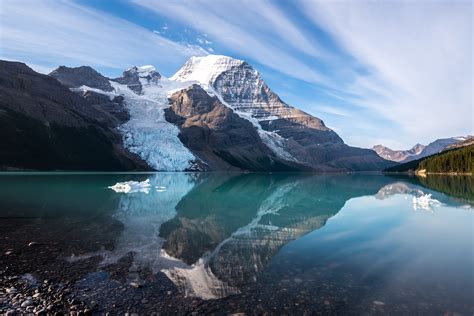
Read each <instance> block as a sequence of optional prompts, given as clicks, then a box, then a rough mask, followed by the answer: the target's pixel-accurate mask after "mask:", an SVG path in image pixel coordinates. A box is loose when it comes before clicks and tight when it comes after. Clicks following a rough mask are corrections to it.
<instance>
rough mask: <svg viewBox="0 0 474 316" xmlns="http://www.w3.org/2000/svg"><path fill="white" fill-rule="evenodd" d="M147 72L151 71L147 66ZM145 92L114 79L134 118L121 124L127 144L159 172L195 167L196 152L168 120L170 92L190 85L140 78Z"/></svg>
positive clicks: (114, 85) (127, 146) (163, 79)
mask: <svg viewBox="0 0 474 316" xmlns="http://www.w3.org/2000/svg"><path fill="white" fill-rule="evenodd" d="M146 70H147V71H148V70H149V68H148V69H146ZM140 81H141V83H142V91H143V94H142V95H138V94H136V93H135V92H133V91H132V90H130V88H129V87H127V86H126V85H123V84H119V83H117V82H114V81H111V82H110V83H111V85H112V87H113V88H114V89H115V92H116V93H117V94H119V95H122V96H123V97H124V98H125V106H126V108H127V110H128V112H129V114H130V120H129V121H128V122H126V123H125V124H123V125H121V126H120V127H119V130H120V131H121V133H122V135H123V144H124V146H125V147H126V148H127V149H129V150H130V151H131V152H133V153H136V154H138V155H139V156H140V157H141V158H142V159H143V160H145V161H146V162H147V163H148V164H149V165H150V166H151V167H153V168H154V169H156V170H158V171H184V170H186V169H189V168H191V167H192V166H193V162H194V161H195V160H196V158H195V157H194V155H193V154H192V153H191V151H189V149H187V148H186V147H185V146H184V145H183V144H182V143H181V141H180V140H179V138H178V134H179V129H178V127H176V126H175V125H173V124H171V123H169V122H167V121H166V119H165V114H164V109H165V108H167V107H169V104H168V93H169V91H173V90H176V89H184V88H185V87H186V85H183V84H180V83H176V82H174V81H170V80H167V79H166V78H164V77H162V78H161V79H160V81H159V82H158V83H157V84H149V83H148V82H146V79H144V78H142V77H141V78H140Z"/></svg>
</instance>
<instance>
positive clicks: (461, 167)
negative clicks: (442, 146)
mask: <svg viewBox="0 0 474 316" xmlns="http://www.w3.org/2000/svg"><path fill="white" fill-rule="evenodd" d="M384 171H386V172H416V173H417V174H419V175H422V176H423V175H425V174H427V173H428V174H429V173H435V174H436V173H440V174H445V173H456V174H472V172H473V171H474V144H468V145H466V146H463V147H455V148H453V149H448V150H445V151H442V152H440V153H437V154H434V155H430V156H427V157H423V158H420V159H417V160H413V161H409V162H406V163H403V164H400V165H397V166H394V167H390V168H387V169H385V170H384Z"/></svg>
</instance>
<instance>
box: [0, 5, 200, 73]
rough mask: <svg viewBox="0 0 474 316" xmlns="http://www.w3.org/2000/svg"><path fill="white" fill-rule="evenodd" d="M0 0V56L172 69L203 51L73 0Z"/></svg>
mask: <svg viewBox="0 0 474 316" xmlns="http://www.w3.org/2000/svg"><path fill="white" fill-rule="evenodd" d="M0 6H1V10H0V21H1V22H0V23H1V34H0V36H1V51H0V55H1V58H4V59H14V60H21V61H26V62H29V63H32V64H38V65H43V67H44V69H48V68H49V67H54V66H56V65H58V64H70V65H78V64H87V65H91V66H96V67H107V68H110V69H117V70H121V69H124V68H125V67H128V66H131V65H136V64H149V63H156V64H157V66H160V65H162V66H163V67H169V65H173V66H174V67H173V68H174V69H176V68H177V67H178V65H179V64H181V63H182V62H183V61H184V60H186V59H187V58H188V57H189V56H192V55H203V54H207V52H206V51H205V50H203V49H201V48H200V47H197V46H190V45H184V44H180V43H176V42H173V41H171V40H169V39H167V38H165V37H162V36H161V35H159V34H156V33H153V32H152V31H151V30H147V29H145V28H143V27H140V26H138V25H135V24H133V23H130V22H127V21H125V20H123V19H120V18H117V17H114V16H111V15H108V14H105V13H103V12H98V11H95V10H93V9H90V8H87V7H84V6H81V5H78V4H76V3H74V2H71V1H52V0H42V1H33V0H29V1H28V0H22V1H2V2H1V5H0ZM44 65H48V66H49V67H48V66H46V67H45V66H44Z"/></svg>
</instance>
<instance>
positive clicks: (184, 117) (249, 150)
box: [165, 85, 304, 171]
mask: <svg viewBox="0 0 474 316" xmlns="http://www.w3.org/2000/svg"><path fill="white" fill-rule="evenodd" d="M170 103H171V107H170V108H168V109H167V110H166V111H165V117H166V120H167V121H168V122H171V123H173V124H176V125H177V126H178V127H179V128H180V135H179V138H180V140H181V141H182V142H183V144H184V145H185V146H186V147H188V148H189V149H190V150H191V151H192V152H193V154H195V155H196V156H197V157H199V158H200V159H201V160H202V161H204V162H205V163H206V164H207V166H208V167H209V168H210V169H212V170H232V169H242V170H253V171H263V170H298V169H302V168H304V167H302V166H298V165H297V164H295V163H291V162H287V161H283V160H281V159H279V158H277V157H275V155H274V154H273V153H272V152H271V150H270V149H269V148H268V147H266V146H265V144H263V142H262V141H261V139H260V136H259V135H258V132H257V131H256V129H255V128H254V126H253V125H252V124H251V123H250V122H249V121H247V120H245V119H242V118H241V117H239V116H238V115H237V114H235V113H234V112H233V111H232V109H230V108H228V107H226V106H225V105H223V104H222V103H221V102H220V101H219V100H218V98H216V97H211V96H209V95H208V94H207V93H206V92H205V91H204V90H203V89H202V88H201V87H200V86H199V85H192V86H191V87H189V88H188V89H185V90H181V91H179V92H176V93H175V94H173V95H172V96H171V98H170Z"/></svg>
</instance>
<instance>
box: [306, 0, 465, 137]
mask: <svg viewBox="0 0 474 316" xmlns="http://www.w3.org/2000/svg"><path fill="white" fill-rule="evenodd" d="M300 4H301V5H302V7H303V11H304V12H305V13H306V14H307V15H308V16H309V17H310V18H312V20H313V21H314V23H315V24H317V25H320V26H322V27H324V28H325V29H326V30H328V31H329V32H330V33H331V34H332V35H333V38H334V39H335V40H337V41H338V42H339V43H340V44H341V45H342V46H343V47H344V48H345V49H346V50H347V51H348V52H349V53H350V54H352V55H353V56H354V57H355V58H356V59H358V60H359V61H360V62H361V63H363V64H365V65H367V66H368V68H370V69H371V72H370V74H368V75H365V76H362V77H360V78H357V80H356V81H355V82H354V83H353V85H352V86H349V87H348V89H349V90H350V91H352V92H354V93H357V94H359V95H360V96H361V97H362V98H361V99H360V100H359V101H357V102H358V103H360V104H364V105H366V106H368V107H370V108H371V109H372V110H373V111H375V112H376V113H379V114H380V115H381V116H383V117H386V118H391V119H392V120H394V121H395V122H396V124H397V125H398V126H394V127H395V128H399V129H394V130H393V132H394V133H396V134H397V136H395V137H393V138H394V139H395V138H397V137H398V139H404V141H405V142H406V141H407V140H408V138H410V139H412V142H418V141H421V142H425V143H426V142H429V141H430V140H432V139H433V138H436V137H445V136H453V135H459V134H466V133H472V131H473V121H474V118H473V103H472V102H473V94H472V93H473V92H472V91H473V90H472V87H473V82H472V80H473V79H472V78H473V63H472V58H473V57H472V53H473V52H472V35H473V34H472V29H473V28H472V27H473V26H472V2H470V1H466V2H462V1H454V2H450V3H447V2H438V1H419V2H412V1H405V2H404V1H397V2H371V1H367V2H328V1H321V2H316V1H305V0H303V1H301V2H300Z"/></svg>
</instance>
